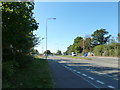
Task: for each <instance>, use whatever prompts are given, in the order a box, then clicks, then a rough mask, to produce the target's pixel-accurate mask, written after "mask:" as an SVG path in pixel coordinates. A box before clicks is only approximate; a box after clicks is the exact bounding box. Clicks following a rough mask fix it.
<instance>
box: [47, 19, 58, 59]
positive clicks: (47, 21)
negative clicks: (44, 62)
mask: <svg viewBox="0 0 120 90" xmlns="http://www.w3.org/2000/svg"><path fill="white" fill-rule="evenodd" d="M50 19H54V20H55V19H56V18H48V19H47V20H46V59H47V28H48V27H47V22H48V20H50Z"/></svg>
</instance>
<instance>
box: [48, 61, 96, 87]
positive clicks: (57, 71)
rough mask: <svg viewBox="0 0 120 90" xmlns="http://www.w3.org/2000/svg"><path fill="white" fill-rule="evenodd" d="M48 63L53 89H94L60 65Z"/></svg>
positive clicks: (53, 62)
mask: <svg viewBox="0 0 120 90" xmlns="http://www.w3.org/2000/svg"><path fill="white" fill-rule="evenodd" d="M48 62H49V66H50V69H51V73H52V77H53V81H54V88H96V87H95V86H93V85H91V84H90V83H89V82H87V81H85V80H84V79H82V78H81V77H78V76H77V75H75V74H74V73H73V72H71V71H69V70H68V69H66V68H65V67H63V66H62V65H61V64H59V63H57V62H55V61H53V60H50V59H49V60H48Z"/></svg>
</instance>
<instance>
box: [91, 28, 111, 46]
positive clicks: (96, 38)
mask: <svg viewBox="0 0 120 90" xmlns="http://www.w3.org/2000/svg"><path fill="white" fill-rule="evenodd" d="M108 33H109V32H107V31H106V29H100V30H96V31H95V32H94V33H93V34H92V35H91V36H92V44H93V45H95V46H96V45H103V44H106V43H107V42H108V41H109V38H110V37H111V35H108V36H106V37H105V35H107V34H108Z"/></svg>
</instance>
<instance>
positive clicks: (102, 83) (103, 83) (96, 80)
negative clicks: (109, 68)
mask: <svg viewBox="0 0 120 90" xmlns="http://www.w3.org/2000/svg"><path fill="white" fill-rule="evenodd" d="M96 82H98V83H100V84H105V83H104V82H101V81H99V80H96Z"/></svg>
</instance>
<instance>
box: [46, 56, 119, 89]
mask: <svg viewBox="0 0 120 90" xmlns="http://www.w3.org/2000/svg"><path fill="white" fill-rule="evenodd" d="M95 59H96V58H95ZM99 60H100V59H99ZM106 60H109V59H106ZM106 60H105V59H103V61H105V62H106ZM88 61H89V62H88ZM103 61H102V62H103ZM110 61H112V60H110ZM48 62H49V66H50V70H51V73H52V78H53V82H54V88H92V89H93V88H94V89H101V88H106V89H108V90H109V89H117V88H118V76H114V75H109V74H108V73H105V72H104V73H103V72H101V71H106V68H107V70H108V71H114V70H117V67H116V68H114V67H113V66H111V68H109V67H106V68H105V67H103V66H101V65H99V67H98V65H97V64H95V65H96V66H95V65H94V64H93V63H94V62H95V60H92V61H90V60H78V59H77V60H75V59H68V58H63V57H56V56H53V57H49V59H48ZM103 63H104V62H103ZM114 64H116V63H114ZM106 65H108V66H109V65H111V64H106ZM112 73H113V72H112ZM116 74H118V72H116Z"/></svg>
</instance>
